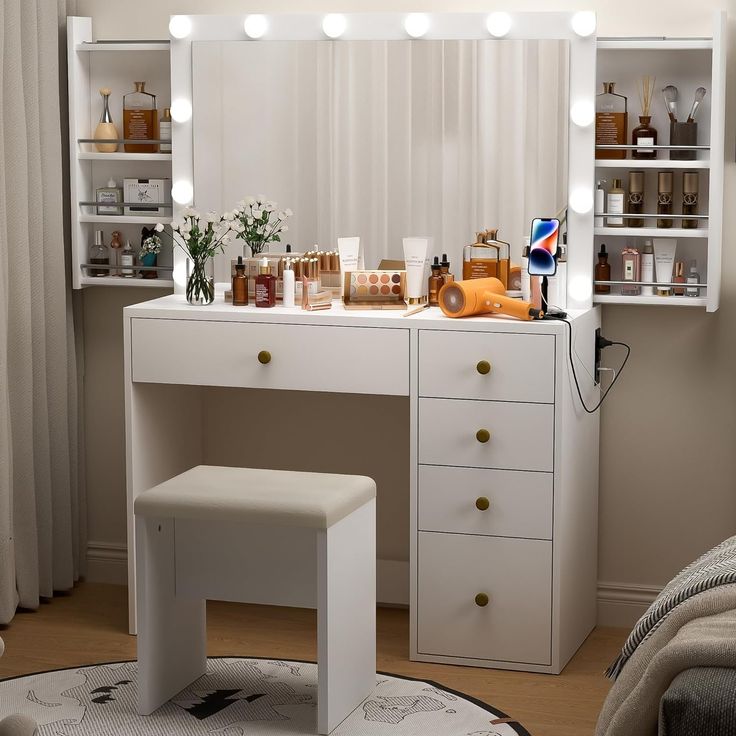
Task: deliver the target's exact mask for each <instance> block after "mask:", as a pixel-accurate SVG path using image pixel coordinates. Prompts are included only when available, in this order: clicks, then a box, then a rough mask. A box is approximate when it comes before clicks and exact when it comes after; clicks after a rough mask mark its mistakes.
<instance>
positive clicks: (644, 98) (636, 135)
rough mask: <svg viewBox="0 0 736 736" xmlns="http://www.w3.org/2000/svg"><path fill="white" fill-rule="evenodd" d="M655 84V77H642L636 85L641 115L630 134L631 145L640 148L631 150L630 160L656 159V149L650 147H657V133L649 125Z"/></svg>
mask: <svg viewBox="0 0 736 736" xmlns="http://www.w3.org/2000/svg"><path fill="white" fill-rule="evenodd" d="M655 82H656V79H655V77H642V78H641V79H640V80H639V84H637V91H638V92H639V103H640V104H641V115H639V125H638V126H637V127H636V128H634V130H633V131H632V133H631V144H632V145H634V146H641V147H640V148H635V149H634V150H633V152H632V154H631V157H632V158H636V159H654V158H657V149H656V148H651V147H650V146H656V145H657V131H656V129H655V128H653V127H652V126H651V125H650V123H651V121H652V115H651V110H652V97H653V96H654V84H655Z"/></svg>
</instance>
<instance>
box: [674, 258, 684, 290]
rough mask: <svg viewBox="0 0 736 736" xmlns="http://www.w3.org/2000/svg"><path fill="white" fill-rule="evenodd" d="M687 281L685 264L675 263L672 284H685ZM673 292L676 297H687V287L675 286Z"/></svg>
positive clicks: (682, 262)
mask: <svg viewBox="0 0 736 736" xmlns="http://www.w3.org/2000/svg"><path fill="white" fill-rule="evenodd" d="M685 281H686V279H685V262H684V261H676V262H675V275H674V276H673V277H672V283H673V284H684V283H685ZM672 292H673V293H674V295H675V296H685V287H683V286H675V287H674V289H673V290H672Z"/></svg>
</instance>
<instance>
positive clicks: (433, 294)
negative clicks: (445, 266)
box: [427, 256, 444, 307]
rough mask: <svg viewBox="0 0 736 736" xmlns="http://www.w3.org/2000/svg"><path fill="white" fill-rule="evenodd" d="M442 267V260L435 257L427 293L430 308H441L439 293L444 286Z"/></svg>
mask: <svg viewBox="0 0 736 736" xmlns="http://www.w3.org/2000/svg"><path fill="white" fill-rule="evenodd" d="M441 269H442V266H441V265H440V259H439V258H438V257H437V256H435V257H434V261H433V262H432V266H431V270H432V275H431V276H430V277H429V280H428V282H427V293H428V294H429V306H430V307H439V305H440V302H439V293H440V289H441V288H442V286H443V285H444V281H443V279H442V270H441Z"/></svg>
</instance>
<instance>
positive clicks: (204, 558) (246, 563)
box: [134, 465, 376, 734]
mask: <svg viewBox="0 0 736 736" xmlns="http://www.w3.org/2000/svg"><path fill="white" fill-rule="evenodd" d="M375 496H376V485H375V482H374V481H373V480H372V479H370V478H366V477H362V476H353V475H332V474H324V473H295V472H285V471H278V470H251V469H247V468H226V467H212V466H207V465H200V466H198V467H195V468H192V469H191V470H188V471H187V472H185V473H182V474H181V475H178V476H176V477H174V478H171V479H170V480H167V481H165V482H164V483H161V484H160V485H158V486H155V487H154V488H151V489H150V490H148V491H144V492H143V493H141V494H140V495H139V496H138V497H137V498H136V499H135V508H134V510H135V531H136V545H135V547H136V563H135V564H136V574H137V594H138V595H137V598H138V603H137V611H138V672H139V674H138V688H139V695H138V710H139V713H141V714H142V715H147V714H150V713H152V712H153V711H154V710H156V708H158V707H159V706H161V705H163V704H164V703H165V702H166V701H167V700H169V699H170V698H172V697H173V696H174V695H176V694H177V693H178V692H180V691H181V690H183V689H184V688H185V687H186V686H187V685H189V684H190V683H192V682H193V681H194V680H196V679H197V678H198V677H200V676H202V675H203V674H205V672H206V668H207V655H206V636H205V601H206V600H207V599H208V598H209V599H215V600H227V601H243V602H249V603H267V604H275V605H285V606H303V607H309V608H317V620H318V624H317V629H318V633H317V650H318V655H317V662H318V686H317V730H318V732H319V733H320V734H327V733H329V732H330V731H332V730H333V729H334V728H335V727H336V726H337V725H338V724H339V723H340V722H341V721H342V720H343V719H344V718H345V717H346V716H347V715H348V714H349V713H350V712H351V711H353V710H354V709H355V708H356V707H357V706H358V705H359V704H360V702H361V701H362V700H363V699H364V698H365V697H367V696H368V695H369V694H370V693H371V692H372V691H373V689H374V687H375V677H376V547H375V538H376V532H375V504H376V500H375Z"/></svg>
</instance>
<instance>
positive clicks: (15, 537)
mask: <svg viewBox="0 0 736 736" xmlns="http://www.w3.org/2000/svg"><path fill="white" fill-rule="evenodd" d="M65 15H66V3H65V2H64V0H59V2H49V1H48V0H3V1H2V2H1V3H0V72H1V74H0V623H6V622H7V621H9V620H10V619H11V618H12V616H13V614H14V612H15V610H16V608H17V607H18V606H20V607H24V608H36V607H37V606H38V604H39V600H40V599H41V598H43V597H50V596H52V595H53V592H54V591H55V590H68V589H69V588H71V587H72V586H73V584H74V581H75V580H76V579H77V578H78V576H79V573H80V569H79V567H80V555H81V547H82V545H81V533H82V530H83V527H84V525H83V523H81V522H80V519H82V518H83V513H82V512H83V509H82V508H81V505H82V498H81V494H80V492H79V482H78V466H77V452H78V438H77V432H78V425H77V417H78V414H77V372H76V359H75V345H74V331H73V319H72V301H71V294H70V291H69V289H68V287H67V274H68V268H67V264H66V258H65V246H64V242H65V239H64V205H63V191H64V176H63V171H64V170H65V168H66V167H65V166H64V154H63V147H62V125H61V119H62V118H61V111H60V82H61V80H62V79H63V76H64V74H63V69H62V66H61V65H60V59H62V58H63V49H62V48H61V47H60V45H59V32H60V27H61V24H62V23H63V19H64V17H65Z"/></svg>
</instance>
